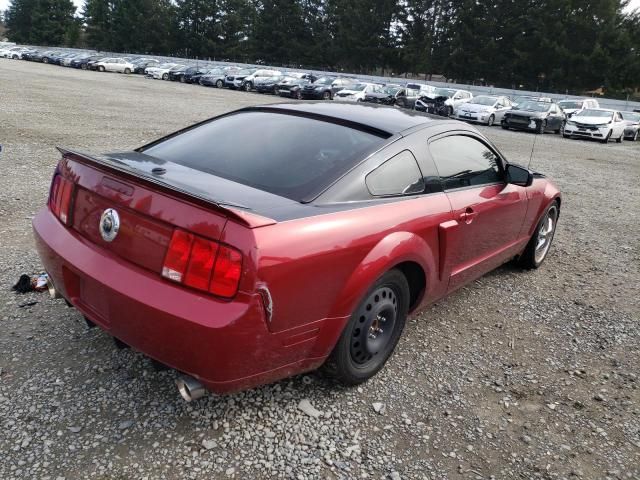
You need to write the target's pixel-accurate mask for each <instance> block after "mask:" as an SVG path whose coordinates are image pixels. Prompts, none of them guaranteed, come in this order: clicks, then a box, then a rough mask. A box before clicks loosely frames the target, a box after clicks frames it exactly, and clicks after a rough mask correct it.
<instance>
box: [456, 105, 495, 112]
mask: <svg viewBox="0 0 640 480" xmlns="http://www.w3.org/2000/svg"><path fill="white" fill-rule="evenodd" d="M495 110H496V109H495V108H494V107H492V106H489V105H478V104H477V103H464V104H462V105H460V111H461V112H471V113H485V112H495Z"/></svg>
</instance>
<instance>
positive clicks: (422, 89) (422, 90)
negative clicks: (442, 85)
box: [406, 83, 436, 95]
mask: <svg viewBox="0 0 640 480" xmlns="http://www.w3.org/2000/svg"><path fill="white" fill-rule="evenodd" d="M406 86H407V88H410V89H411V90H418V92H419V95H432V94H434V93H435V91H436V87H434V86H433V85H427V84H426V83H407V85H406Z"/></svg>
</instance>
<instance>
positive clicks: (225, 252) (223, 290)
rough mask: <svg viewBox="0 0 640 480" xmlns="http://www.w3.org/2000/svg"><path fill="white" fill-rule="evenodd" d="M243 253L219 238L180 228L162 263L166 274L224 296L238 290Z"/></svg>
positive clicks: (173, 236)
mask: <svg viewBox="0 0 640 480" xmlns="http://www.w3.org/2000/svg"><path fill="white" fill-rule="evenodd" d="M241 274H242V254H241V253H240V252H239V251H238V250H236V249H234V248H231V247H227V246H226V245H221V244H219V243H218V242H214V241H211V240H207V239H205V238H202V237H199V236H197V235H193V234H191V233H188V232H185V231H184V230H180V229H176V230H174V231H173V235H172V237H171V241H170V242H169V248H168V249H167V254H166V256H165V259H164V265H163V267H162V276H163V277H165V278H168V279H169V280H172V281H174V282H177V283H181V284H183V285H185V286H188V287H192V288H196V289H198V290H202V291H204V292H210V293H213V294H214V295H217V296H219V297H224V298H232V297H233V296H235V294H236V293H237V292H238V286H239V284H240V276H241Z"/></svg>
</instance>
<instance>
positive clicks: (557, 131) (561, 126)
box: [556, 122, 564, 135]
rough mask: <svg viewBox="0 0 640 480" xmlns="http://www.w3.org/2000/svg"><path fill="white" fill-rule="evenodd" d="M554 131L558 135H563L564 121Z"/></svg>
mask: <svg viewBox="0 0 640 480" xmlns="http://www.w3.org/2000/svg"><path fill="white" fill-rule="evenodd" d="M556 133H559V134H560V135H564V122H562V123H561V124H560V127H559V128H558V129H557V130H556Z"/></svg>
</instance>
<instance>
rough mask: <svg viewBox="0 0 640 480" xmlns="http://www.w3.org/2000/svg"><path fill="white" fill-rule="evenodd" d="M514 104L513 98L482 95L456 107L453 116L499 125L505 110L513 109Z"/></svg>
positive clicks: (468, 120)
mask: <svg viewBox="0 0 640 480" xmlns="http://www.w3.org/2000/svg"><path fill="white" fill-rule="evenodd" d="M512 106H513V104H512V103H511V100H509V99H508V98H507V97H498V96H492V95H480V96H478V97H473V98H472V99H471V100H470V101H469V102H467V103H463V104H462V105H460V106H459V107H458V108H456V109H455V110H454V112H453V117H454V118H456V119H458V120H465V121H467V122H478V123H484V124H485V125H488V126H489V127H491V126H492V125H495V124H498V125H499V124H500V122H501V121H502V118H503V117H504V114H505V112H506V111H507V110H511V107H512Z"/></svg>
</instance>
